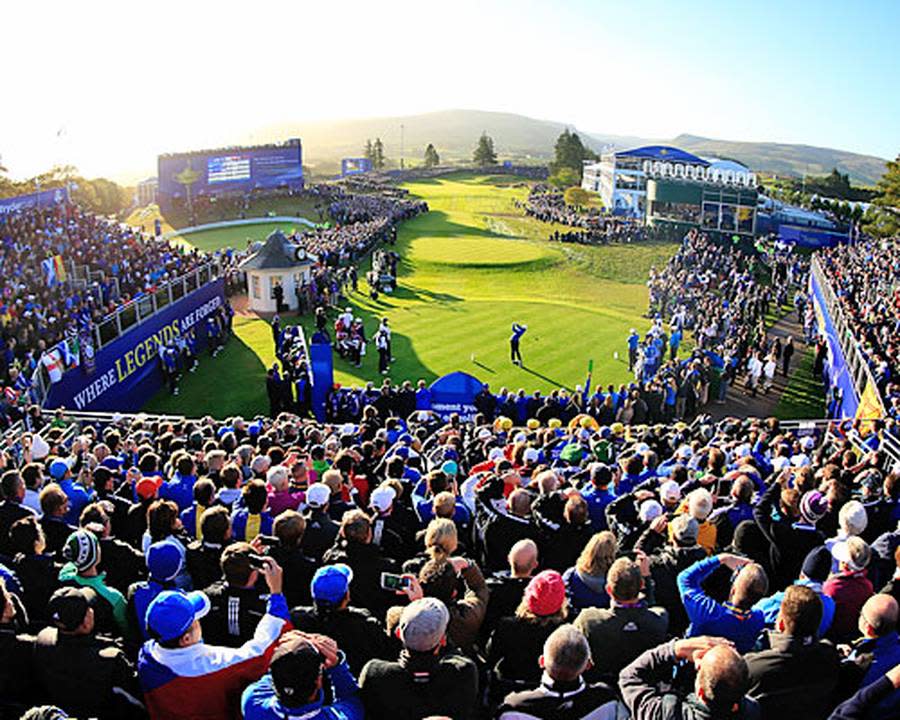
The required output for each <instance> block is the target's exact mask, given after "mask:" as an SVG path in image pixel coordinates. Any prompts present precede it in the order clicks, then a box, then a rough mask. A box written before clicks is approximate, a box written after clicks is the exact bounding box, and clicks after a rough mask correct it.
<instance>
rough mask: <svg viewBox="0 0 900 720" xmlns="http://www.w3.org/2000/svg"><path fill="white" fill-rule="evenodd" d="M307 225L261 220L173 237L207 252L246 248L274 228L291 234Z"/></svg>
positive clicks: (174, 240)
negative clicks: (249, 223)
mask: <svg viewBox="0 0 900 720" xmlns="http://www.w3.org/2000/svg"><path fill="white" fill-rule="evenodd" d="M306 227H307V226H306V225H303V224H301V223H289V222H260V223H253V224H252V225H234V226H232V227H224V228H215V229H212V230H198V231H197V232H192V233H188V234H185V235H176V236H174V237H172V241H173V242H182V243H185V244H187V245H191V246H193V247H195V248H197V249H199V250H203V251H205V252H212V251H213V250H219V249H220V248H225V247H230V248H234V249H235V250H244V249H245V248H246V247H247V244H248V243H250V242H253V241H254V240H260V239H265V238H266V237H268V235H269V233H271V232H272V231H273V230H281V231H282V232H284V233H285V234H289V233H291V232H293V231H294V230H304V229H306Z"/></svg>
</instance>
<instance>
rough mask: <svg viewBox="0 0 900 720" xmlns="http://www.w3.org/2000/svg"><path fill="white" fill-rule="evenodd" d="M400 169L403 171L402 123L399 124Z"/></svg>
mask: <svg viewBox="0 0 900 720" xmlns="http://www.w3.org/2000/svg"><path fill="white" fill-rule="evenodd" d="M400 169H401V170H402V169H403V123H400Z"/></svg>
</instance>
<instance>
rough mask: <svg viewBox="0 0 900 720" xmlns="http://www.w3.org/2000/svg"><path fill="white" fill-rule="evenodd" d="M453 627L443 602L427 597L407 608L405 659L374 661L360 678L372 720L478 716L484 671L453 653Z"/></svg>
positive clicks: (402, 632)
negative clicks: (449, 639)
mask: <svg viewBox="0 0 900 720" xmlns="http://www.w3.org/2000/svg"><path fill="white" fill-rule="evenodd" d="M449 622H450V613H449V612H448V610H447V607H446V605H444V603H443V602H441V601H440V600H438V599H437V598H433V597H425V598H421V599H420V600H415V601H413V602H411V603H410V604H409V605H407V606H406V607H405V608H404V609H403V612H402V613H401V615H400V621H399V624H398V626H397V636H398V637H399V638H400V640H401V642H402V643H403V650H402V651H401V653H400V657H399V658H398V659H397V660H396V661H386V660H377V659H376V660H370V661H369V662H368V663H366V666H365V667H364V668H363V671H362V674H361V675H360V678H359V684H360V688H361V694H362V700H363V705H364V706H365V709H366V715H367V716H368V717H373V718H397V719H403V720H407V719H408V720H412V719H413V718H424V717H429V716H432V715H438V716H445V717H452V718H455V719H456V718H462V719H463V720H465V719H467V718H472V717H474V715H475V711H476V707H477V705H478V670H477V668H476V666H475V663H474V662H472V661H471V660H469V659H468V658H466V657H464V656H463V655H459V654H457V653H455V652H451V651H448V650H447V647H446V646H447V625H448V624H449Z"/></svg>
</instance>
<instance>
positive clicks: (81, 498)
mask: <svg viewBox="0 0 900 720" xmlns="http://www.w3.org/2000/svg"><path fill="white" fill-rule="evenodd" d="M49 472H50V477H52V478H53V479H54V480H55V481H56V482H57V483H58V484H59V486H60V487H61V488H62V491H63V492H64V493H65V494H66V497H67V498H69V509H68V511H67V512H66V514H65V516H64V519H65V521H66V522H67V523H69V525H75V526H76V527H77V526H78V519H79V518H80V517H81V511H82V510H84V508H85V507H86V506H87V505H89V504H90V503H92V502H94V493H93V492H92V491H90V490H88V489H87V488H85V487H84V485H79V484H78V483H76V482H75V480H74V479H73V478H72V469H71V467H70V462H69V461H68V460H64V459H62V458H57V459H56V460H54V461H53V462H52V463H50V468H49Z"/></svg>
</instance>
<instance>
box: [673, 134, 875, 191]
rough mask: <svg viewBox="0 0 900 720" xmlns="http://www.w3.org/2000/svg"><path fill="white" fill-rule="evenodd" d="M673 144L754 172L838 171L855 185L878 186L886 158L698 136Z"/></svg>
mask: <svg viewBox="0 0 900 720" xmlns="http://www.w3.org/2000/svg"><path fill="white" fill-rule="evenodd" d="M671 144H672V145H675V146H676V147H680V148H684V149H685V150H689V151H691V152H693V153H696V154H698V155H715V156H716V157H726V158H731V159H733V160H737V161H739V162H742V163H744V164H745V165H747V166H749V167H751V168H753V169H754V170H761V171H764V172H772V173H777V174H779V175H803V174H806V175H827V174H828V173H830V172H831V170H832V168H837V169H838V170H840V171H841V172H843V173H847V174H849V175H850V180H851V181H852V182H854V183H855V184H859V185H874V184H875V183H876V182H877V181H878V178H880V177H881V176H882V174H883V173H884V163H885V161H884V160H883V159H882V158H878V157H873V156H872V155H859V154H857V153H852V152H846V151H845V150H835V149H833V148H822V147H814V146H812V145H791V144H787V143H772V142H737V141H733V140H712V139H710V138H704V137H697V136H696V135H679V136H678V137H676V138H675V139H674V140H672V141H671Z"/></svg>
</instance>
